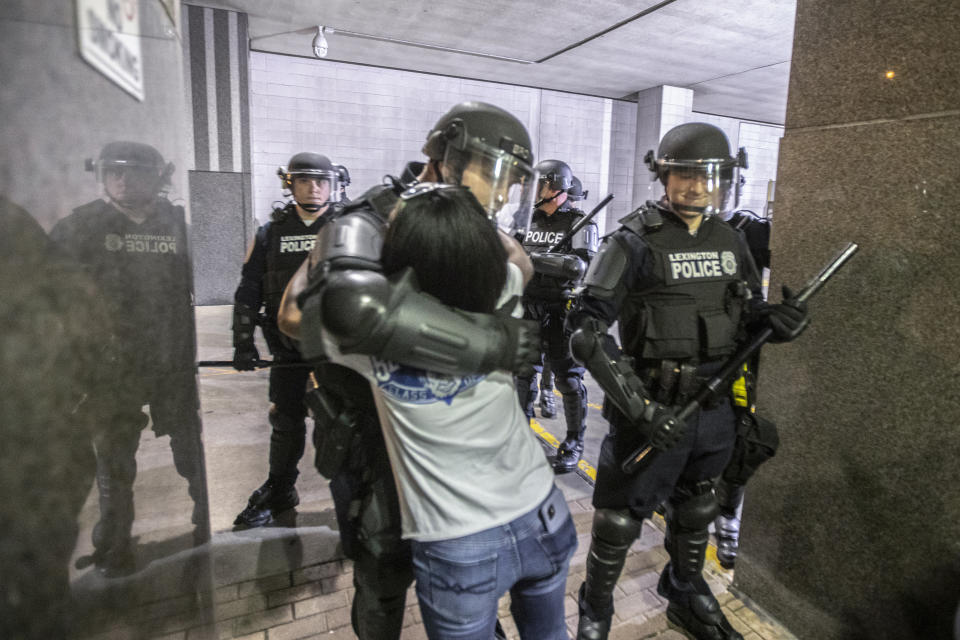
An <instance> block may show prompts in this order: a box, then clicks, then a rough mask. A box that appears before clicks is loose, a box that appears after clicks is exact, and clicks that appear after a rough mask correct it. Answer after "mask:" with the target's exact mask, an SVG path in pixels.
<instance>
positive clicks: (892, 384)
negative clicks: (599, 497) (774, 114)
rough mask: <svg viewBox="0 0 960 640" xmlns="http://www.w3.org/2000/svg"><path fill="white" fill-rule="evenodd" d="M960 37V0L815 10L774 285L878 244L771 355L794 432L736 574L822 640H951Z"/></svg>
mask: <svg viewBox="0 0 960 640" xmlns="http://www.w3.org/2000/svg"><path fill="white" fill-rule="evenodd" d="M958 29H960V6H958V5H957V4H956V3H943V2H936V1H933V0H920V1H918V2H911V3H909V4H903V3H899V2H896V3H895V2H874V1H868V0H854V1H852V2H845V3H836V2H829V1H827V0H801V2H800V3H799V5H798V13H797V21H796V36H795V43H794V58H793V68H792V72H791V80H790V99H789V106H788V111H787V120H786V131H785V136H784V138H783V144H782V147H781V154H780V168H779V182H778V185H777V214H776V219H777V223H776V224H775V225H774V230H773V245H772V249H773V253H774V255H775V256H776V258H775V260H774V264H773V274H772V279H773V281H774V288H772V289H771V291H772V292H776V291H778V287H777V285H776V283H778V282H788V283H791V284H800V283H801V282H803V281H804V280H805V279H806V278H807V277H809V275H811V274H812V273H814V272H815V271H816V269H817V268H818V267H819V265H820V264H821V263H822V262H824V261H825V260H826V259H828V258H829V257H830V256H831V255H833V254H834V252H835V251H836V250H837V249H838V248H839V247H841V246H842V245H843V244H844V243H845V242H846V241H855V242H858V243H859V244H860V245H861V249H860V253H859V255H858V256H857V257H855V258H854V260H853V262H852V263H851V264H850V265H849V266H848V267H847V268H846V269H845V271H842V272H841V273H840V275H839V276H838V277H837V278H836V281H835V282H831V283H830V284H829V285H828V287H827V288H826V289H824V291H823V293H822V295H820V296H819V297H818V298H816V299H815V301H814V302H813V303H812V304H811V311H812V315H813V322H812V325H811V327H810V328H809V330H808V331H807V332H806V334H805V335H803V336H802V337H801V338H800V339H799V340H798V341H797V342H796V343H794V344H792V345H789V346H772V347H769V348H768V349H767V351H766V354H765V357H764V362H763V365H762V375H761V381H760V400H761V407H760V408H761V412H762V413H769V414H770V415H771V416H772V417H773V418H775V419H776V420H777V421H778V424H779V425H780V434H781V439H782V442H781V449H780V453H779V454H778V455H777V457H776V458H775V459H774V460H773V461H771V462H770V463H769V464H768V465H767V466H766V467H765V468H763V469H762V470H761V471H760V472H759V474H758V476H757V477H756V478H755V479H754V480H753V482H752V484H751V486H750V487H749V489H748V491H747V500H746V507H745V511H744V524H743V549H742V554H741V558H740V560H738V563H737V572H736V581H737V584H738V585H739V587H740V588H742V590H743V591H744V592H745V593H748V594H750V596H751V597H752V598H753V599H755V600H756V601H757V602H758V603H759V604H760V605H761V606H763V607H765V608H767V609H768V610H769V611H770V612H771V613H773V614H774V615H775V616H776V617H777V618H778V619H780V620H781V621H782V622H784V623H785V624H786V625H787V626H788V627H789V628H790V629H791V630H792V631H793V632H794V633H796V634H797V636H798V637H800V638H803V639H817V640H822V639H833V638H837V639H839V638H843V639H847V638H870V639H871V640H885V639H890V640H894V639H896V640H908V639H913V638H916V639H924V640H926V639H932V638H937V639H946V638H950V637H951V628H952V626H951V624H952V620H953V614H954V611H955V610H956V608H957V599H958V595H960V546H958V531H960V529H958V524H960V494H958V491H957V487H958V486H960V465H958V464H957V452H958V451H960V432H958V430H957V422H958V419H960V409H958V404H957V384H958V382H960V368H958V364H957V363H958V362H960V323H958V322H957V317H958V314H960V295H958V293H957V291H958V288H960V275H958V274H960V253H958V251H957V247H958V246H960V231H958V226H957V224H956V204H955V203H956V202H957V201H958V199H960V182H958V176H960V112H958V111H957V104H958V103H960V66H958V65H957V60H958V59H960V40H958V39H957V38H956V35H955V34H956V33H957V32H958ZM887 71H893V73H894V76H893V77H892V78H887V77H886V72H887ZM771 297H774V298H776V297H778V296H777V295H776V294H772V295H771Z"/></svg>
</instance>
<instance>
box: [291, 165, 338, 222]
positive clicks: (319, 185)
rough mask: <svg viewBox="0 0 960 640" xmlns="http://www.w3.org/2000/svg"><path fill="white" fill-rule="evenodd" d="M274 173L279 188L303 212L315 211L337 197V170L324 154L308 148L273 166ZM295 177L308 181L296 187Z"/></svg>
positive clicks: (334, 200)
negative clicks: (285, 163) (281, 188)
mask: <svg viewBox="0 0 960 640" xmlns="http://www.w3.org/2000/svg"><path fill="white" fill-rule="evenodd" d="M277 175H278V176H280V183H281V184H282V185H283V189H284V190H285V191H288V192H289V193H290V195H291V196H293V199H294V201H295V202H296V203H297V204H298V205H299V206H300V208H301V209H303V210H304V211H309V212H310V213H316V212H317V211H320V209H322V208H324V207H325V206H326V205H327V204H329V203H330V202H336V201H337V200H338V199H339V197H340V187H339V173H338V171H337V169H336V167H335V166H334V164H333V163H332V162H330V159H329V158H328V157H327V156H325V155H321V154H319V153H313V152H311V151H303V152H301V153H297V154H295V155H294V156H293V157H292V158H290V162H288V163H287V166H286V167H280V168H279V169H277ZM297 178H307V179H308V180H310V181H311V182H312V184H311V183H310V182H308V183H304V184H305V186H303V187H298V186H297Z"/></svg>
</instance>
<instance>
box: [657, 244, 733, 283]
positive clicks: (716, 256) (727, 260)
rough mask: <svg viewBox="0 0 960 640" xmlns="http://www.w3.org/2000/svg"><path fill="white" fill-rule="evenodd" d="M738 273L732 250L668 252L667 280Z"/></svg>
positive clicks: (714, 276)
mask: <svg viewBox="0 0 960 640" xmlns="http://www.w3.org/2000/svg"><path fill="white" fill-rule="evenodd" d="M736 273H737V256H736V255H734V253H733V252H732V251H722V252H721V251H675V252H673V253H667V272H666V274H665V275H666V279H667V282H684V281H687V282H689V281H691V280H694V281H696V280H701V281H702V280H712V279H715V278H726V277H729V276H732V275H734V274H736Z"/></svg>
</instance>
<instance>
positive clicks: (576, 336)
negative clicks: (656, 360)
mask: <svg viewBox="0 0 960 640" xmlns="http://www.w3.org/2000/svg"><path fill="white" fill-rule="evenodd" d="M580 324H581V326H580V328H578V329H577V330H576V331H574V332H573V335H572V336H570V353H571V355H572V356H573V359H574V360H576V361H577V362H579V363H580V364H582V365H583V366H584V367H586V369H587V371H589V372H590V374H591V375H592V376H593V377H594V379H595V380H596V381H597V384H599V385H600V388H601V389H603V392H604V393H605V394H606V397H607V399H608V400H610V401H611V402H612V403H613V404H614V405H616V407H617V409H619V410H620V411H621V413H623V415H625V416H626V417H627V418H628V419H629V420H630V421H631V422H633V423H638V422H639V421H641V420H642V419H644V412H645V410H646V407H647V405H648V404H649V403H650V401H649V398H648V397H647V392H646V389H644V386H643V383H642V382H641V381H640V378H639V377H638V376H637V374H636V372H635V371H634V370H633V367H631V366H630V362H629V360H628V359H626V358H623V357H618V358H612V357H610V355H609V354H608V353H607V352H606V350H605V349H604V341H605V340H606V338H607V327H606V325H604V324H603V323H602V322H600V321H599V320H597V319H596V318H589V317H588V318H585V319H584V321H583V322H581V323H580Z"/></svg>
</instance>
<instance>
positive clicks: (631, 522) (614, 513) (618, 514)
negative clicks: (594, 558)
mask: <svg viewBox="0 0 960 640" xmlns="http://www.w3.org/2000/svg"><path fill="white" fill-rule="evenodd" d="M642 526H643V521H642V520H637V519H636V518H634V517H633V516H632V515H630V511H629V509H597V510H596V511H595V512H594V514H593V538H594V539H596V540H599V541H602V542H604V543H606V544H608V545H611V546H615V547H622V546H629V545H631V544H633V541H634V540H636V539H637V536H639V535H640V528H641V527H642Z"/></svg>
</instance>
